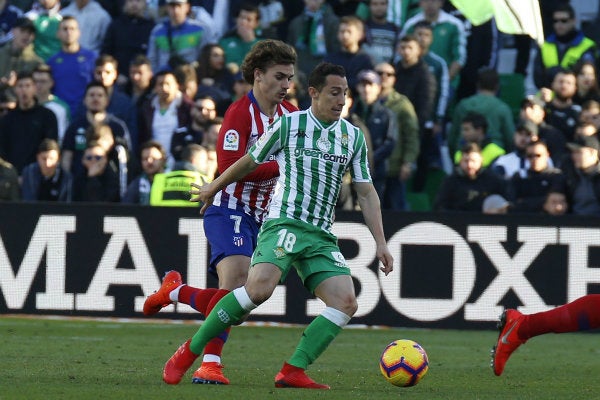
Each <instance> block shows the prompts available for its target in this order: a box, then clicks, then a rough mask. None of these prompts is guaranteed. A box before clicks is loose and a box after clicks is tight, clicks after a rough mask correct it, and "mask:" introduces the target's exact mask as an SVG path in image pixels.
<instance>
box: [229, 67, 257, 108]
mask: <svg viewBox="0 0 600 400" xmlns="http://www.w3.org/2000/svg"><path fill="white" fill-rule="evenodd" d="M250 90H252V85H251V84H249V83H248V82H246V80H245V79H244V77H243V76H242V73H241V72H238V73H237V74H235V76H234V80H233V96H232V97H231V100H232V102H234V101H236V100H238V99H241V98H242V97H244V96H245V95H247V94H248V93H249V92H250Z"/></svg>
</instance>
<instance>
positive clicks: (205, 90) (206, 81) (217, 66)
mask: <svg viewBox="0 0 600 400" xmlns="http://www.w3.org/2000/svg"><path fill="white" fill-rule="evenodd" d="M196 75H197V77H198V93H197V96H211V97H212V98H213V99H215V101H216V102H217V107H218V109H219V110H221V112H220V114H221V115H222V114H224V113H225V110H226V109H227V107H229V104H231V95H232V93H233V82H234V74H233V73H232V72H231V71H230V70H229V68H227V66H226V65H225V52H224V51H223V48H222V47H221V46H219V45H218V44H209V45H206V46H204V48H203V49H202V51H201V52H200V57H199V58H198V65H197V69H196Z"/></svg>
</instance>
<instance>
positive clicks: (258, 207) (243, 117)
mask: <svg viewBox="0 0 600 400" xmlns="http://www.w3.org/2000/svg"><path fill="white" fill-rule="evenodd" d="M297 110H298V109H297V108H296V107H295V106H294V105H293V104H291V103H289V102H287V101H285V100H284V101H283V103H282V104H280V105H278V106H277V111H276V117H275V118H277V117H279V116H281V115H283V114H288V113H290V112H293V111H297ZM273 121H274V119H273V118H271V119H270V118H269V117H268V116H267V115H265V114H264V113H262V112H261V110H260V107H259V106H258V102H257V101H256V99H255V98H254V95H253V93H252V91H250V93H248V94H247V95H246V96H244V97H242V98H241V99H239V100H237V101H236V102H234V103H233V104H232V105H231V106H229V108H228V109H227V111H226V112H225V117H224V120H223V126H222V127H221V130H220V131H219V137H218V139H217V169H218V171H219V174H222V173H223V171H225V170H226V169H227V168H229V167H230V166H231V165H232V164H233V163H235V162H236V161H237V160H238V159H240V158H242V157H243V156H244V154H246V153H247V152H248V150H249V149H250V147H252V145H253V144H254V143H256V141H257V140H258V138H259V137H261V136H262V134H263V133H264V132H265V131H266V130H267V127H268V126H269V125H270V124H271V123H272V122H273ZM277 176H279V167H278V165H277V162H275V161H274V160H272V161H269V162H266V163H264V164H261V165H259V166H258V168H257V169H256V170H254V171H253V172H252V173H250V174H248V175H246V176H245V177H244V179H242V180H240V181H238V182H234V183H232V184H230V185H228V186H227V187H225V188H224V189H223V190H221V191H220V192H219V193H217V194H216V195H215V198H214V201H213V205H215V206H219V207H226V208H230V209H234V210H239V211H243V212H245V213H246V214H248V215H251V216H252V217H253V218H254V219H255V220H256V222H258V223H262V221H263V219H264V216H265V215H266V210H267V206H268V204H269V201H270V199H271V191H272V190H273V187H274V186H275V182H276V181H277Z"/></svg>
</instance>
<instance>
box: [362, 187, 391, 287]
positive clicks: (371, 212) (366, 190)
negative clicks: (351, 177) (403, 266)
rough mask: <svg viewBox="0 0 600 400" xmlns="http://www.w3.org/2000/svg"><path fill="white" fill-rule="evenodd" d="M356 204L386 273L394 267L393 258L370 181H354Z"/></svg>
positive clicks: (377, 198)
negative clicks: (373, 240)
mask: <svg viewBox="0 0 600 400" xmlns="http://www.w3.org/2000/svg"><path fill="white" fill-rule="evenodd" d="M354 187H355V189H356V194H357V198H358V204H359V205H360V209H361V210H362V213H363V216H364V218H365V223H366V224H367V226H368V227H369V230H370V231H371V234H372V235H373V238H374V239H375V243H376V245H377V258H378V259H379V261H381V263H382V264H383V266H382V267H380V269H381V271H382V272H383V273H385V274H386V275H387V274H389V273H390V272H392V270H393V269H394V258H393V257H392V254H391V253H390V250H389V249H388V246H387V243H386V241H385V235H384V233H383V222H382V219H381V205H380V202H379V196H378V195H377V192H376V191H375V188H374V187H373V184H372V183H371V182H354Z"/></svg>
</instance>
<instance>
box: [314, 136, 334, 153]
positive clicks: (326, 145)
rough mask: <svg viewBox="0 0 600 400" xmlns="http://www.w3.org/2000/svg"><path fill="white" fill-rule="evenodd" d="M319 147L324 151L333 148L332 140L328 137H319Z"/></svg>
mask: <svg viewBox="0 0 600 400" xmlns="http://www.w3.org/2000/svg"><path fill="white" fill-rule="evenodd" d="M317 147H318V148H319V150H321V151H322V152H328V151H329V149H330V148H331V142H330V141H329V140H327V138H319V140H317Z"/></svg>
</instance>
